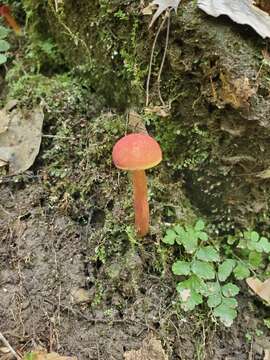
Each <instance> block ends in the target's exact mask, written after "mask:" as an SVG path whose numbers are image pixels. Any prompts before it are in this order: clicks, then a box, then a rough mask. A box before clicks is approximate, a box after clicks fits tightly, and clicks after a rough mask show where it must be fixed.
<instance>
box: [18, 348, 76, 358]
mask: <svg viewBox="0 0 270 360" xmlns="http://www.w3.org/2000/svg"><path fill="white" fill-rule="evenodd" d="M23 360H77V358H76V357H70V356H61V355H58V354H57V353H55V352H52V353H47V351H45V350H37V351H33V352H30V353H27V354H26V355H25V356H24V358H23Z"/></svg>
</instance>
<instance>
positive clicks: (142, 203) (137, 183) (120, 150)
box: [112, 133, 162, 237]
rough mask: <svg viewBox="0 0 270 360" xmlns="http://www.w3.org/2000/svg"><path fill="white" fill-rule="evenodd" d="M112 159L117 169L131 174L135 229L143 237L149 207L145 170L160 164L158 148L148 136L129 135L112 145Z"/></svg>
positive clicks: (146, 228) (147, 220) (147, 225)
mask: <svg viewBox="0 0 270 360" xmlns="http://www.w3.org/2000/svg"><path fill="white" fill-rule="evenodd" d="M112 157H113V162H114V164H115V166H116V167H117V168H119V169H122V170H129V171H131V173H132V183H133V197H134V210H135V227H136V232H137V234H138V235H139V236H141V237H143V236H145V235H147V233H148V232H149V205H148V200H147V178H146V175H145V169H149V168H151V167H153V166H155V165H157V164H159V163H160V162H161V160H162V152H161V149H160V146H159V144H158V143H157V142H156V140H155V139H153V138H152V137H151V136H149V135H146V134H140V133H134V134H129V135H126V136H124V137H123V138H121V139H120V140H119V141H118V142H117V143H116V144H115V145H114V148H113V154H112Z"/></svg>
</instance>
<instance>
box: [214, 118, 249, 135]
mask: <svg viewBox="0 0 270 360" xmlns="http://www.w3.org/2000/svg"><path fill="white" fill-rule="evenodd" d="M220 129H221V130H222V131H225V132H227V133H228V134H230V135H232V136H236V137H239V136H241V135H243V133H244V132H245V131H246V127H245V126H244V125H236V124H234V123H233V122H229V121H228V120H227V119H222V120H221V124H220Z"/></svg>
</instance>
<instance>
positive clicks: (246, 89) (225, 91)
mask: <svg viewBox="0 0 270 360" xmlns="http://www.w3.org/2000/svg"><path fill="white" fill-rule="evenodd" d="M220 80H221V83H222V88H221V94H220V96H221V99H222V101H223V102H224V103H225V104H229V105H231V106H232V107H233V108H234V109H239V108H249V106H250V104H249V102H248V101H249V99H250V98H251V96H252V95H254V94H255V93H256V91H255V89H253V88H251V86H250V84H249V79H248V78H247V77H243V78H239V79H230V78H229V77H228V76H227V75H226V74H224V73H220Z"/></svg>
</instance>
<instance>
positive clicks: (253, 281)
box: [246, 277, 270, 305]
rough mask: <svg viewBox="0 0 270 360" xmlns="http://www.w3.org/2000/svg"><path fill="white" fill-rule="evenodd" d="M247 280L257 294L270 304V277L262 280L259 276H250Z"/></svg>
mask: <svg viewBox="0 0 270 360" xmlns="http://www.w3.org/2000/svg"><path fill="white" fill-rule="evenodd" d="M246 282H247V284H248V286H249V287H250V288H251V289H252V290H253V291H254V292H255V294H256V295H258V296H259V297H260V298H261V299H263V300H264V301H266V302H267V303H268V304H269V305H270V278H269V279H267V280H265V281H264V282H262V281H261V280H259V279H257V278H254V277H250V278H247V279H246Z"/></svg>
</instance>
